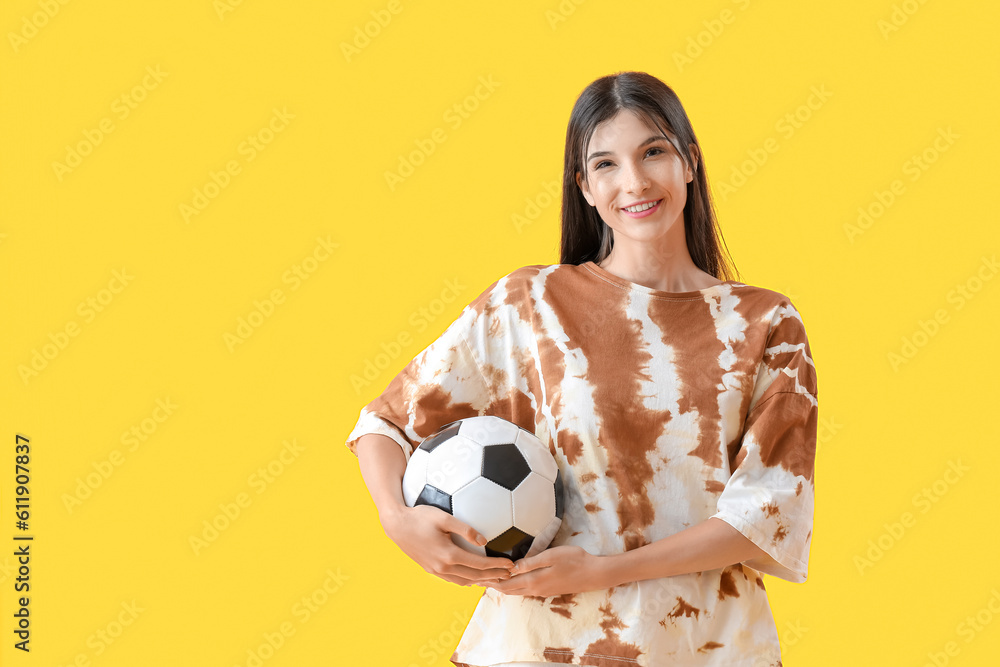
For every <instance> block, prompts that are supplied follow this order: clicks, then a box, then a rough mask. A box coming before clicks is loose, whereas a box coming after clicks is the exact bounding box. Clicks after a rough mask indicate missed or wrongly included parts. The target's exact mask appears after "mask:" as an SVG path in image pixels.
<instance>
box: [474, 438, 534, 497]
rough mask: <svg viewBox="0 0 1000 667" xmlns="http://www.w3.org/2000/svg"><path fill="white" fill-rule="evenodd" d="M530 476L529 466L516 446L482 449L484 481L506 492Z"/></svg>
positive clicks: (490, 446) (506, 445)
mask: <svg viewBox="0 0 1000 667" xmlns="http://www.w3.org/2000/svg"><path fill="white" fill-rule="evenodd" d="M529 474H531V466H529V465H528V462H527V461H525V460H524V455H523V454H521V450H519V449H518V448H517V445H515V444H513V443H511V444H504V445H486V446H485V447H483V471H482V475H483V477H485V478H486V479H488V480H490V481H492V482H496V483H497V484H499V485H500V486H502V487H503V488H505V489H507V490H508V491H513V490H514V489H516V488H517V485H518V484H520V483H521V482H522V481H523V480H524V478H525V477H527V476H528V475H529Z"/></svg>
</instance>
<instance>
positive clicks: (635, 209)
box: [625, 199, 660, 213]
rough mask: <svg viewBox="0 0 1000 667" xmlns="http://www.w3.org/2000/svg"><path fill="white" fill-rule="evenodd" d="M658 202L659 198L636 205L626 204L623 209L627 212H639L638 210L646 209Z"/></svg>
mask: <svg viewBox="0 0 1000 667" xmlns="http://www.w3.org/2000/svg"><path fill="white" fill-rule="evenodd" d="M659 203H660V200H659V199H657V200H656V201H651V202H646V203H645V204H639V205H638V206H626V207H625V210H626V211H628V212H629V213H639V212H640V211H645V210H646V209H650V208H653V207H654V206H656V205H657V204H659Z"/></svg>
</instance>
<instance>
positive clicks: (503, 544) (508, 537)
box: [486, 528, 535, 560]
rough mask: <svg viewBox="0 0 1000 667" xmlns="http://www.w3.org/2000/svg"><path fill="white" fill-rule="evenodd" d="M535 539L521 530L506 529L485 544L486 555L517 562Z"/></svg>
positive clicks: (525, 553) (526, 552)
mask: <svg viewBox="0 0 1000 667" xmlns="http://www.w3.org/2000/svg"><path fill="white" fill-rule="evenodd" d="M534 541H535V538H534V537H532V536H531V535H528V534H527V533H525V532H524V531H523V530H518V529H517V528H508V529H507V530H505V531H504V532H502V533H500V534H499V535H497V536H496V537H494V538H493V539H492V540H490V541H489V542H487V543H486V555H487V556H494V557H496V558H510V559H511V560H518V559H521V558H524V557H525V556H526V555H527V554H528V549H530V548H531V543H532V542H534Z"/></svg>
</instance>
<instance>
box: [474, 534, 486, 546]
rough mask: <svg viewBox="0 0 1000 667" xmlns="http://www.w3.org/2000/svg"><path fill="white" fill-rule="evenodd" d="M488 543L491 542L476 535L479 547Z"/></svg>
mask: <svg viewBox="0 0 1000 667" xmlns="http://www.w3.org/2000/svg"><path fill="white" fill-rule="evenodd" d="M487 542H489V540H487V539H486V538H485V537H483V536H482V535H476V544H478V545H479V546H484V545H485V544H486V543H487Z"/></svg>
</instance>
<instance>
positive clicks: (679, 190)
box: [576, 109, 694, 247]
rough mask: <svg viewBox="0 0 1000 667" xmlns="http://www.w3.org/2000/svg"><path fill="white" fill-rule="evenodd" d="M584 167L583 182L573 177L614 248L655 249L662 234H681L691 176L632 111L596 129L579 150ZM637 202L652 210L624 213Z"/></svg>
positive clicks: (667, 144)
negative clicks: (605, 227)
mask: <svg viewBox="0 0 1000 667" xmlns="http://www.w3.org/2000/svg"><path fill="white" fill-rule="evenodd" d="M692 152H693V151H692ZM584 164H585V166H586V170H587V178H586V179H584V178H583V177H582V174H580V173H577V175H576V182H577V185H579V187H580V190H581V191H582V192H583V196H584V197H585V198H586V199H587V202H588V203H589V204H590V205H591V206H595V207H597V212H598V213H599V214H600V216H601V218H602V219H603V220H604V222H606V223H607V224H608V226H609V227H611V229H613V230H614V241H615V246H616V247H618V246H619V245H620V244H622V243H632V242H635V243H637V244H645V243H648V242H651V241H652V242H655V243H654V245H659V244H661V243H667V237H668V236H674V235H675V234H679V235H683V233H684V204H685V203H686V202H687V184H688V183H689V182H690V181H691V180H692V179H693V178H694V174H693V173H692V171H691V169H690V168H689V167H687V166H686V165H685V163H684V160H683V159H682V158H681V156H680V155H679V154H678V153H677V150H676V149H675V148H674V146H673V144H671V143H670V141H668V140H667V138H666V137H664V136H663V134H662V133H661V132H660V131H659V130H657V129H653V130H651V129H650V128H649V127H648V126H647V125H646V123H644V122H643V121H642V120H641V119H640V117H639V116H638V115H636V114H635V112H632V111H629V110H627V109H623V110H622V111H620V112H618V114H617V115H616V116H615V117H614V118H611V119H609V120H607V121H605V122H603V123H601V124H600V125H598V126H597V128H596V129H595V131H594V134H593V136H592V137H591V139H590V143H589V145H588V146H587V148H586V150H585V151H584ZM637 204H638V205H643V204H644V205H645V206H650V204H652V206H651V207H650V208H646V210H641V211H637V210H634V209H633V210H629V207H634V206H635V205H637ZM640 208H645V207H644V206H640ZM661 237H662V238H661ZM681 238H683V237H682V236H681Z"/></svg>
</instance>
